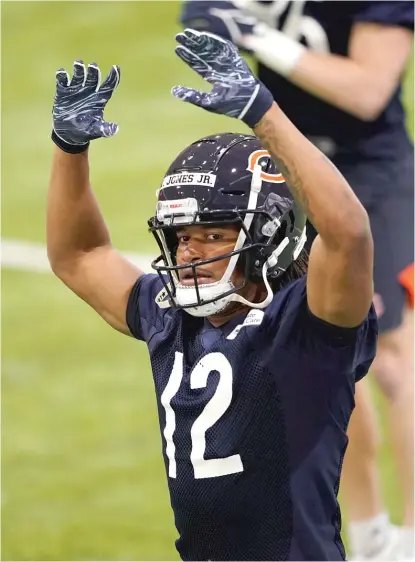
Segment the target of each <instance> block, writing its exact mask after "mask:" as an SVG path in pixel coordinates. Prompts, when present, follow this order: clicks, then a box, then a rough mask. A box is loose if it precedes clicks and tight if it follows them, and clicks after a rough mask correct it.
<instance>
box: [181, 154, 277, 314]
mask: <svg viewBox="0 0 415 562" xmlns="http://www.w3.org/2000/svg"><path fill="white" fill-rule="evenodd" d="M261 173H262V168H261V166H259V165H256V166H255V167H254V171H253V174H252V182H251V191H250V194H249V200H248V206H247V208H248V209H256V205H257V200H258V195H259V193H260V191H261V184H262V180H261ZM253 218H254V214H253V213H246V215H245V219H244V225H245V228H246V232H248V231H249V229H250V227H251V224H252V221H253ZM245 240H246V234H245V229H244V228H241V230H240V232H239V236H238V239H237V241H236V244H235V248H234V251H237V250H240V249H241V248H242V247H243V245H244V243H245ZM238 259H239V254H235V255H234V256H232V257H231V259H230V260H229V263H228V267H227V268H226V271H225V273H224V274H223V276H222V279H221V280H220V281H217V282H216V283H206V284H204V285H198V290H199V298H200V300H201V301H202V302H203V301H210V300H212V299H214V300H213V301H212V302H210V303H208V304H201V305H200V306H190V307H189V308H185V310H186V312H188V313H189V314H191V315H192V316H212V315H213V314H217V313H218V312H221V311H222V310H224V309H225V308H226V307H227V306H228V305H229V304H230V303H231V302H233V301H237V302H241V303H243V304H247V305H248V306H250V307H252V308H265V307H266V306H268V305H269V303H270V302H271V300H272V297H273V293H272V289H271V287H270V285H269V283H268V279H267V269H268V264H267V263H264V266H263V268H262V278H263V281H264V283H265V286H266V288H267V297H266V299H265V300H264V301H262V302H260V303H254V302H250V301H248V300H246V299H244V298H243V297H242V296H241V295H238V294H236V293H232V294H230V295H228V296H226V297H221V296H220V295H223V294H224V293H227V292H228V291H231V290H232V289H235V286H234V284H233V283H232V281H231V277H232V273H233V272H234V270H235V267H236V263H237V261H238ZM197 300H198V299H197V292H196V288H195V287H194V286H189V285H182V284H181V283H176V296H175V301H176V304H177V305H178V306H181V307H185V306H189V305H191V304H192V303H194V302H197Z"/></svg>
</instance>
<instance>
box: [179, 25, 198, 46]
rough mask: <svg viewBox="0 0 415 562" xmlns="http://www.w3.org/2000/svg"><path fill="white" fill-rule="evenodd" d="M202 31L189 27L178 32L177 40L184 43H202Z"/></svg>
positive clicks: (188, 44)
mask: <svg viewBox="0 0 415 562" xmlns="http://www.w3.org/2000/svg"><path fill="white" fill-rule="evenodd" d="M201 35H202V34H201V32H200V31H196V30H195V29H190V27H187V28H186V29H185V30H184V31H183V32H182V33H177V35H176V41H177V42H178V43H181V44H182V45H187V46H191V45H200V44H201V43H202V41H203V38H202V37H201Z"/></svg>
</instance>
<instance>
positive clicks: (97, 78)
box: [85, 62, 101, 91]
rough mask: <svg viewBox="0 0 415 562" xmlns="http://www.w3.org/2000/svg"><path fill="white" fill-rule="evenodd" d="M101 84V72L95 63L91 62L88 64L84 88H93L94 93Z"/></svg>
mask: <svg viewBox="0 0 415 562" xmlns="http://www.w3.org/2000/svg"><path fill="white" fill-rule="evenodd" d="M100 82H101V71H100V69H99V66H98V65H97V63H96V62H91V63H90V64H88V73H87V75H86V82H85V87H86V88H93V89H94V90H95V91H97V90H98V88H99V84H100Z"/></svg>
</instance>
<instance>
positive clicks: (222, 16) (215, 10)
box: [180, 0, 258, 52]
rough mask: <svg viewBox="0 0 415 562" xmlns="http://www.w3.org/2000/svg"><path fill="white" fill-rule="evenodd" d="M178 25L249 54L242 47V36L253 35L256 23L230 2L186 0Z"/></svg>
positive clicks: (254, 19) (253, 18) (251, 17)
mask: <svg viewBox="0 0 415 562" xmlns="http://www.w3.org/2000/svg"><path fill="white" fill-rule="evenodd" d="M180 23H181V24H182V25H183V26H185V27H187V28H192V29H196V30H197V31H208V32H209V33H214V34H215V35H219V36H220V37H223V38H224V39H228V40H229V41H232V43H235V45H237V46H238V47H239V48H240V49H242V50H244V51H246V52H250V51H249V49H247V48H246V46H245V45H244V36H245V35H252V34H253V33H254V28H255V26H256V25H257V23H258V21H257V19H256V18H255V17H254V16H252V15H250V14H248V13H246V12H245V11H243V10H240V9H237V8H236V7H235V5H234V4H233V3H232V2H227V1H223V0H220V1H218V0H188V1H187V2H184V3H183V8H182V12H181V14H180Z"/></svg>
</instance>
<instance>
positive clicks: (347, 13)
mask: <svg viewBox="0 0 415 562" xmlns="http://www.w3.org/2000/svg"><path fill="white" fill-rule="evenodd" d="M209 4H211V2H206V3H205V2H203V1H202V2H200V1H199V0H190V1H189V2H186V3H185V4H184V6H183V13H182V16H181V19H182V21H183V22H186V21H188V22H190V23H189V25H190V24H191V23H192V21H195V22H197V18H201V17H202V13H203V10H206V9H207V6H208V5H209ZM219 4H220V3H219ZM203 5H204V6H203ZM238 5H239V4H238ZM242 5H243V4H242ZM248 6H249V7H250V8H251V7H252V6H253V9H255V8H256V9H257V10H258V14H259V15H261V19H262V20H263V21H265V23H267V24H268V25H270V26H271V27H273V28H278V29H280V30H281V31H283V32H285V33H289V36H290V37H293V38H294V39H296V40H298V41H301V42H302V43H303V44H304V45H306V46H307V47H308V48H309V49H311V50H316V51H319V52H331V53H332V54H337V55H343V56H348V54H349V51H348V49H349V41H350V36H351V30H352V27H353V25H354V24H355V23H358V22H371V23H379V24H385V25H397V26H401V27H404V28H407V29H410V30H413V26H414V3H413V2H411V1H403V2H390V1H375V0H374V1H367V2H356V1H355V2H350V1H349V2H347V1H346V2H345V1H337V0H336V1H323V2H320V1H308V2H302V1H298V0H296V1H291V2H288V1H286V0H275V1H269V2H268V1H266V2H249V3H248ZM278 7H279V12H280V13H279V16H278V17H277V16H276V15H273V14H275V9H276V8H278ZM281 10H282V12H281ZM258 76H259V78H260V79H261V80H262V81H263V82H264V84H265V85H266V86H267V87H268V88H269V89H270V90H271V92H272V94H273V95H274V98H275V100H276V101H277V103H278V104H279V105H280V107H281V109H282V110H283V111H284V112H285V113H286V114H287V115H288V117H289V118H290V119H291V120H292V121H293V123H294V124H295V125H296V126H297V127H298V128H299V129H300V131H301V132H302V133H303V134H304V135H306V136H309V137H323V142H324V144H323V143H322V142H320V139H319V138H316V139H313V138H311V140H315V142H316V143H317V144H318V146H319V148H321V150H323V152H325V153H326V154H327V155H328V156H329V157H330V158H332V160H333V161H334V162H335V163H336V164H338V165H339V163H341V162H343V160H346V161H348V160H350V159H351V160H355V159H359V158H368V157H370V158H385V157H391V158H394V157H400V155H401V154H402V153H405V152H406V151H407V150H408V148H410V141H409V139H408V136H407V133H406V130H405V117H404V110H403V107H402V103H401V88H400V87H398V88H397V90H396V91H395V93H394V94H393V96H392V98H391V100H390V102H389V103H388V105H387V107H386V108H385V110H384V111H383V112H382V113H381V114H380V115H379V117H378V118H376V119H375V120H374V121H371V122H369V121H366V122H365V121H362V120H360V119H358V118H356V117H354V116H352V115H350V114H349V113H346V112H345V111H342V110H341V109H338V108H336V107H334V106H333V105H330V104H329V103H327V102H325V101H323V100H320V99H319V98H317V97H315V96H313V95H312V94H310V93H308V92H306V91H305V90H303V89H301V88H299V87H297V86H295V85H294V84H292V83H291V82H289V81H288V80H286V79H285V78H284V77H283V76H280V75H279V74H277V73H275V72H274V71H272V70H270V69H269V68H267V67H265V66H264V65H262V64H258Z"/></svg>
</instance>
